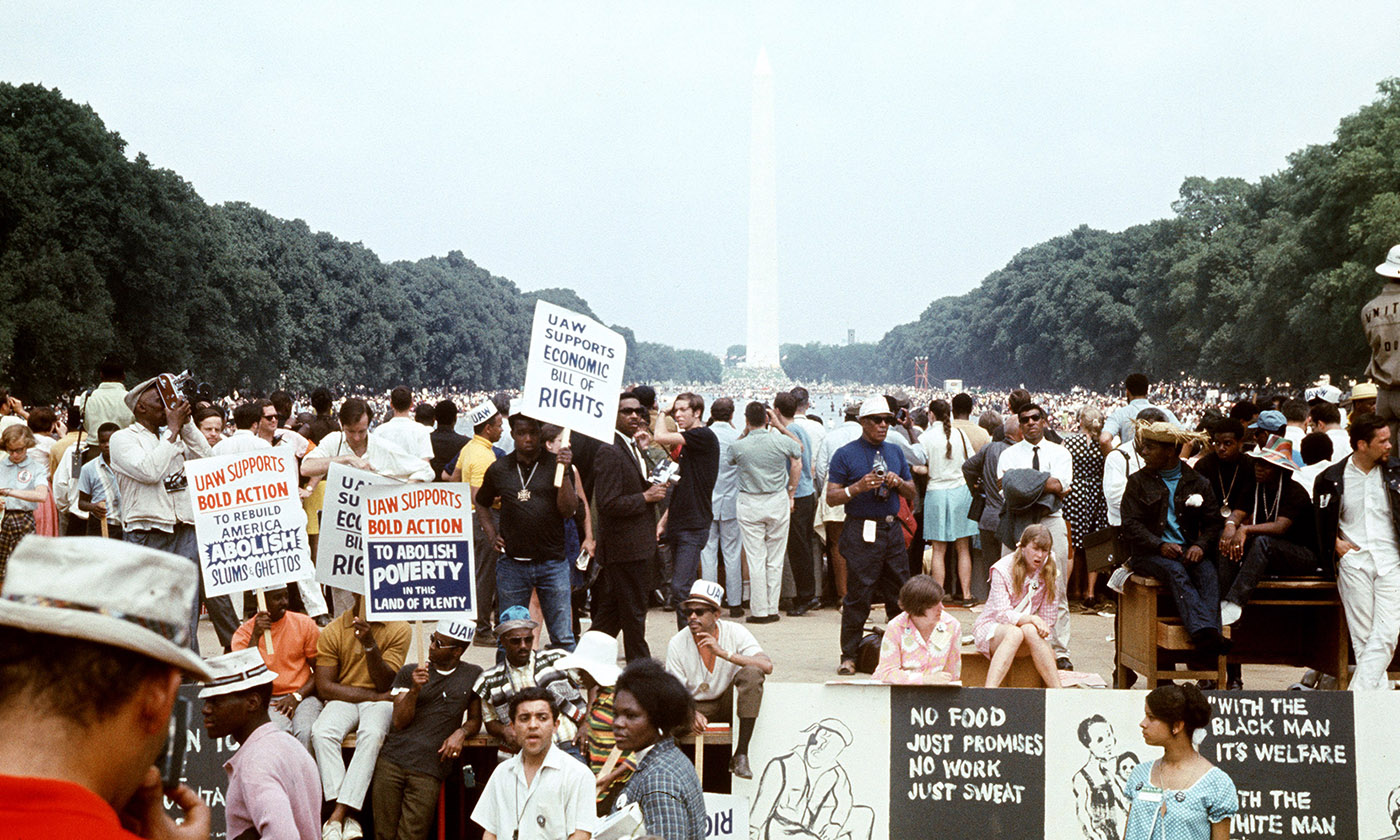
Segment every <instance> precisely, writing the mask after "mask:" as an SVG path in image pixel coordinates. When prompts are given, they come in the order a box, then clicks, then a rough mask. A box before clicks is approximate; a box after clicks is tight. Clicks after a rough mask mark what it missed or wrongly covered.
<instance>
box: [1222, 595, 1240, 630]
mask: <svg viewBox="0 0 1400 840" xmlns="http://www.w3.org/2000/svg"><path fill="white" fill-rule="evenodd" d="M1243 612H1244V609H1243V608H1241V607H1240V605H1239V604H1236V603H1235V602H1234V601H1221V602H1220V623H1221V624H1222V625H1223V626H1225V627H1229V626H1230V625H1231V624H1234V623H1235V622H1236V621H1239V620H1240V614H1241V613H1243Z"/></svg>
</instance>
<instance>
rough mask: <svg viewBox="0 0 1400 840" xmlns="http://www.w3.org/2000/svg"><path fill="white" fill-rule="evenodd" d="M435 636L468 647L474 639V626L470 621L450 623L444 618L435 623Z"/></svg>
mask: <svg viewBox="0 0 1400 840" xmlns="http://www.w3.org/2000/svg"><path fill="white" fill-rule="evenodd" d="M437 634H438V635H439V636H446V637H447V638H449V639H455V640H457V641H459V642H461V643H462V644H464V645H470V644H471V643H472V639H475V638H476V625H475V624H473V623H472V622H470V621H452V620H451V619H447V618H444V619H443V620H442V621H439V622H438V623H437Z"/></svg>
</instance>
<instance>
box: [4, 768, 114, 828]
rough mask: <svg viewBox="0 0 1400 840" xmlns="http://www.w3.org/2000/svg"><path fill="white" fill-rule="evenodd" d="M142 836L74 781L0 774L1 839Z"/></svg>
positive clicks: (93, 794) (109, 807)
mask: <svg viewBox="0 0 1400 840" xmlns="http://www.w3.org/2000/svg"><path fill="white" fill-rule="evenodd" d="M54 837H72V838H78V837H81V838H83V840H139V838H138V837H137V835H135V834H132V833H131V832H129V831H127V830H125V829H123V828H122V826H121V822H120V820H118V819H117V812H116V811H113V810H112V806H111V805H108V804H107V803H106V802H103V801H102V800H101V799H100V798H99V797H98V796H97V794H95V793H93V792H92V791H90V790H88V789H87V788H85V787H83V786H82V785H77V784H74V783H72V782H63V781H59V780H57V779H36V778H32V777H28V776H0V840H52V838H54Z"/></svg>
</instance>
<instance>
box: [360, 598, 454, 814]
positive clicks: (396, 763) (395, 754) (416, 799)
mask: <svg viewBox="0 0 1400 840" xmlns="http://www.w3.org/2000/svg"><path fill="white" fill-rule="evenodd" d="M475 635H476V627H475V626H473V625H472V623H471V622H470V621H465V620H464V621H439V622H438V624H437V630H436V631H435V632H434V633H433V635H432V638H431V641H430V642H429V648H428V661H427V662H422V663H417V664H415V663H412V662H410V663H408V664H407V665H404V666H403V667H402V668H400V669H399V672H398V674H396V675H395V676H394V685H393V688H391V689H390V690H389V693H390V694H391V695H393V698H394V718H393V728H392V729H391V730H390V731H389V735H388V737H386V738H385V739H384V745H383V746H382V747H380V748H379V760H378V761H377V762H376V763H375V767H374V793H373V799H372V802H373V805H374V828H375V835H376V836H378V837H427V836H428V829H429V827H430V826H431V825H432V821H433V817H434V815H435V814H436V813H437V800H438V790H439V788H440V787H441V786H442V780H443V779H444V778H446V777H447V774H448V773H449V772H451V771H452V770H453V768H455V767H456V766H457V765H458V764H459V762H460V759H461V755H462V747H463V746H464V745H465V744H466V742H467V739H468V738H470V737H472V736H473V735H475V734H476V733H477V731H478V730H480V729H481V698H480V697H478V696H477V695H476V693H475V692H474V691H472V687H473V685H475V683H476V680H477V678H478V677H480V676H481V668H479V667H477V666H476V665H472V664H469V663H463V662H462V654H463V653H464V652H465V651H466V649H467V647H468V646H469V645H470V644H471V643H472V637H473V636H475Z"/></svg>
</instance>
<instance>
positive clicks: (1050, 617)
mask: <svg viewBox="0 0 1400 840" xmlns="http://www.w3.org/2000/svg"><path fill="white" fill-rule="evenodd" d="M1053 545H1054V542H1053V537H1051V536H1050V529H1049V528H1047V527H1046V526H1044V525H1038V524H1037V525H1027V526H1026V529H1025V530H1024V531H1022V532H1021V539H1020V541H1019V545H1017V547H1016V550H1015V551H1013V552H1011V553H1010V554H1008V555H1007V556H1005V557H1003V558H1002V559H1001V560H998V561H997V563H996V565H994V566H992V581H991V589H990V591H989V592H988V594H987V603H986V606H984V607H983V608H982V612H981V613H979V614H978V615H977V623H976V624H975V625H973V628H972V635H973V638H974V640H975V642H976V645H977V650H978V651H980V652H981V653H982V655H983V656H985V657H987V658H988V659H990V660H991V664H990V665H988V666H987V683H986V685H987V688H995V687H997V686H999V685H1001V681H1002V680H1004V679H1006V675H1007V673H1008V672H1009V671H1010V670H1011V662H1012V660H1013V659H1017V658H1019V657H1023V656H1029V657H1030V658H1031V661H1032V662H1034V663H1035V670H1036V672H1037V673H1039V674H1040V678H1041V679H1042V680H1044V681H1045V685H1046V687H1047V688H1059V687H1060V671H1059V669H1058V668H1057V667H1056V664H1055V649H1054V648H1053V647H1052V646H1051V644H1050V640H1051V638H1052V637H1053V636H1054V635H1055V613H1056V610H1057V604H1058V602H1059V597H1060V596H1059V592H1058V582H1059V577H1058V574H1059V571H1058V568H1057V567H1056V564H1055V556H1054V551H1053V548H1052V546H1053Z"/></svg>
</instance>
